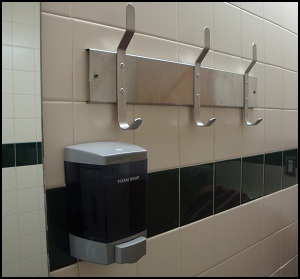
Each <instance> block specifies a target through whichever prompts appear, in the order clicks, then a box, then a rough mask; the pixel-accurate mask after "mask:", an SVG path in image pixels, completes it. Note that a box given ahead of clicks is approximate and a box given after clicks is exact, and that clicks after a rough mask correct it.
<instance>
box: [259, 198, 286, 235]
mask: <svg viewBox="0 0 300 279" xmlns="http://www.w3.org/2000/svg"><path fill="white" fill-rule="evenodd" d="M263 200H264V211H263V212H264V237H268V236H269V235H271V234H273V233H276V232H277V231H279V230H280V229H281V227H282V221H281V218H282V217H281V216H282V207H281V203H282V193H281V192H276V193H274V194H270V195H268V196H265V197H263Z"/></svg>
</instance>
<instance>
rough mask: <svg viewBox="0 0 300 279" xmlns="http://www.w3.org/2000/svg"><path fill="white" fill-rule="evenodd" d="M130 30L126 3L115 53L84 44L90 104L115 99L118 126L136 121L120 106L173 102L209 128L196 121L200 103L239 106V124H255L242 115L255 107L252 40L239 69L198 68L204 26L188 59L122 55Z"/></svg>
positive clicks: (132, 18)
mask: <svg viewBox="0 0 300 279" xmlns="http://www.w3.org/2000/svg"><path fill="white" fill-rule="evenodd" d="M134 33H135V10H134V7H133V5H132V4H128V5H127V6H126V30H125V33H124V35H123V37H122V39H121V41H120V43H119V46H118V48H117V52H110V51H103V50H96V49H87V50H88V55H89V100H88V102H90V103H117V107H118V121H119V125H120V127H121V128H122V129H124V130H133V129H137V128H138V127H139V126H140V124H141V123H142V119H141V118H136V119H135V120H134V121H133V122H132V123H131V124H128V123H127V121H126V105H127V103H128V104H135V105H144V104H146V105H175V106H181V105H183V106H193V107H194V118H195V122H196V125H197V126H199V127H209V126H211V125H212V124H213V123H214V122H215V121H216V119H215V118H214V117H213V118H211V119H210V120H209V121H208V122H207V123H206V124H204V123H202V122H201V119H200V110H201V108H202V107H230V108H242V109H244V119H245V123H246V124H247V125H249V126H255V125H257V124H259V123H260V122H261V119H258V120H257V121H256V122H254V123H251V122H249V120H248V109H249V108H255V107H256V106H257V104H256V99H257V98H256V95H257V94H256V91H257V88H256V87H257V78H256V77H255V76H250V75H249V72H250V70H251V69H252V67H253V66H254V64H255V62H256V45H255V44H254V45H253V60H252V62H251V64H250V65H249V67H248V68H247V69H246V71H245V73H243V74H239V73H232V72H227V71H222V70H217V69H211V68H206V67H202V66H201V63H202V62H203V59H204V58H205V57H206V54H207V53H208V51H209V49H210V31H209V28H208V27H205V28H204V44H205V46H204V49H203V50H202V52H201V53H200V55H199V56H198V58H197V59H196V61H195V62H194V63H193V64H192V65H191V64H185V63H179V62H173V61H167V60H160V59H154V58H148V57H143V56H137V55H130V54H126V50H127V47H128V45H129V43H130V41H131V39H132V37H133V35H134Z"/></svg>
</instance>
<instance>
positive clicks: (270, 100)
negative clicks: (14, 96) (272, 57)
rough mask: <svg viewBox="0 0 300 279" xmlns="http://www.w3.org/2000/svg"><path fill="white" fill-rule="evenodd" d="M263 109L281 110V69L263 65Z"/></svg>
mask: <svg viewBox="0 0 300 279" xmlns="http://www.w3.org/2000/svg"><path fill="white" fill-rule="evenodd" d="M265 107H266V108H277V109H282V108H283V69H282V68H279V67H273V66H269V65H265Z"/></svg>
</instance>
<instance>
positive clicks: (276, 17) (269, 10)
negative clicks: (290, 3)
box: [264, 2, 283, 26]
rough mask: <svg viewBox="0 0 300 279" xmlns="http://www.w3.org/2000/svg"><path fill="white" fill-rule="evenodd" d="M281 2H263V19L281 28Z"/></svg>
mask: <svg viewBox="0 0 300 279" xmlns="http://www.w3.org/2000/svg"><path fill="white" fill-rule="evenodd" d="M282 8H283V2H276V3H275V2H264V18H265V19H267V20H270V21H272V22H273V23H276V24H277V25H280V26H282Z"/></svg>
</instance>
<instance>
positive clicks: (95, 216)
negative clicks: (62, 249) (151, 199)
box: [64, 142, 147, 264]
mask: <svg viewBox="0 0 300 279" xmlns="http://www.w3.org/2000/svg"><path fill="white" fill-rule="evenodd" d="M64 161H65V178H66V193H67V195H66V196H67V211H68V221H69V242H70V255H71V256H73V257H75V258H78V259H81V260H84V261H88V262H93V263H99V264H111V263H114V262H116V263H133V262H136V261H137V260H138V259H140V258H141V257H142V256H144V255H145V254H146V237H147V220H146V217H147V216H146V201H147V197H146V193H147V151H146V150H145V149H143V148H141V147H139V146H137V145H133V144H128V143H124V142H94V143H84V144H78V145H73V146H67V147H65V150H64Z"/></svg>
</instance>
